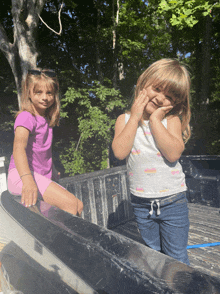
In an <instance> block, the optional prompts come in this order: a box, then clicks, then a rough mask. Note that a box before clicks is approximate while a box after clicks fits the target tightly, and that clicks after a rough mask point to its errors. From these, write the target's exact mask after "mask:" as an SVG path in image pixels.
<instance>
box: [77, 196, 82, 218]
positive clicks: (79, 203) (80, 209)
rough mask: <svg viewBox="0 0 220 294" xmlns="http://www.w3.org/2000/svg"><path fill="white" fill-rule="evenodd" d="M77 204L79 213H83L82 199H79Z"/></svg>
mask: <svg viewBox="0 0 220 294" xmlns="http://www.w3.org/2000/svg"><path fill="white" fill-rule="evenodd" d="M77 200H78V201H77V204H78V214H79V215H81V213H82V211H83V203H82V201H81V200H79V199H77Z"/></svg>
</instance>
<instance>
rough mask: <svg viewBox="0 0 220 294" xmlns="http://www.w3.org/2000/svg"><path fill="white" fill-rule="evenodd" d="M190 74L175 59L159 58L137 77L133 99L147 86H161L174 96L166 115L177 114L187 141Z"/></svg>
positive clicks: (189, 134)
mask: <svg viewBox="0 0 220 294" xmlns="http://www.w3.org/2000/svg"><path fill="white" fill-rule="evenodd" d="M190 85H191V81H190V76H189V72H188V70H187V69H186V67H185V66H184V65H183V64H181V63H180V62H179V61H178V60H176V59H168V58H164V59H160V60H158V61H156V62H154V63H153V64H152V65H150V66H149V67H148V68H147V69H146V70H145V71H144V72H143V73H142V74H141V75H140V77H139V78H138V81H137V85H136V89H135V96H134V100H135V99H136V98H137V97H138V95H139V93H140V91H142V90H143V89H144V88H147V87H149V86H153V87H154V88H161V89H163V91H165V92H167V93H169V94H170V95H173V96H174V97H175V98H176V101H175V104H174V107H173V109H172V111H171V112H169V113H168V115H167V116H170V115H177V116H179V117H180V120H181V124H182V134H183V139H184V141H185V142H187V141H188V140H189V138H190V136H191V131H190V125H189V122H190V118H191V111H190Z"/></svg>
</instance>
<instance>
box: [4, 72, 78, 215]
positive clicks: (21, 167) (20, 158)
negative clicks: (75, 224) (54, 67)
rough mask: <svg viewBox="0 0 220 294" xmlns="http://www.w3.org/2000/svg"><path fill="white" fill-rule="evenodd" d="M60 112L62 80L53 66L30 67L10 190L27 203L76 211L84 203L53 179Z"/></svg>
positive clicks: (18, 120)
mask: <svg viewBox="0 0 220 294" xmlns="http://www.w3.org/2000/svg"><path fill="white" fill-rule="evenodd" d="M59 116H60V102H59V83H58V80H57V77H56V74H55V72H53V71H51V70H40V69H36V70H29V71H28V74H27V77H26V79H25V80H24V82H23V84H22V97H21V110H20V111H19V112H18V113H17V115H16V120H15V124H14V132H15V135H14V145H13V154H12V156H11V160H10V164H9V171H8V190H9V192H10V193H11V194H14V195H20V194H21V202H22V203H23V204H24V205H25V206H26V207H29V206H32V205H35V204H36V202H37V198H38V197H39V199H41V200H44V201H45V202H47V203H48V204H51V205H54V206H56V207H58V208H60V209H62V210H65V211H67V212H69V213H72V214H74V215H81V212H82V210H83V203H82V202H81V201H80V200H79V199H77V198H76V197H75V196H74V195H73V194H71V193H70V192H68V191H67V190H66V189H64V188H63V187H61V186H60V185H58V184H57V183H56V182H54V181H53V180H57V179H58V178H59V173H58V172H57V171H56V169H55V167H54V165H53V162H52V137H53V127H54V126H56V125H58V123H59Z"/></svg>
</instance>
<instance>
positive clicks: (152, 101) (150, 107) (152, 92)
mask: <svg viewBox="0 0 220 294" xmlns="http://www.w3.org/2000/svg"><path fill="white" fill-rule="evenodd" d="M146 91H147V96H148V98H149V102H148V104H147V105H146V107H145V110H144V119H145V120H147V119H149V117H150V115H151V114H152V113H153V112H154V111H155V110H157V109H158V108H160V107H164V106H174V104H175V100H176V98H175V97H174V96H173V95H171V94H170V93H167V92H166V91H163V89H160V88H154V87H153V86H148V87H147V88H146Z"/></svg>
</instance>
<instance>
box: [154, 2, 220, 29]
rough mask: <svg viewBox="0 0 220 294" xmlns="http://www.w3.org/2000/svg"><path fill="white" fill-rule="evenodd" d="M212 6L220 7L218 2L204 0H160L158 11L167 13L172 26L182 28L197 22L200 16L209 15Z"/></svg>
mask: <svg viewBox="0 0 220 294" xmlns="http://www.w3.org/2000/svg"><path fill="white" fill-rule="evenodd" d="M213 7H215V8H220V4H219V3H213V2H212V1H206V0H188V1H185V0H170V1H169V0H168V1H166V0H161V2H160V3H159V6H158V12H159V13H160V14H164V13H169V15H170V23H171V24H172V26H178V28H179V29H183V28H184V27H193V26H194V25H195V24H197V23H198V21H199V17H200V16H207V15H210V16H211V12H212V9H213Z"/></svg>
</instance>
